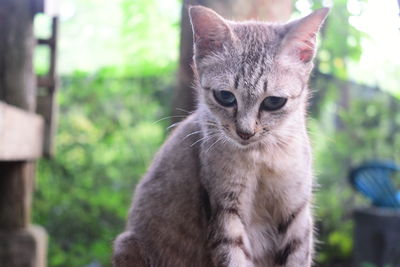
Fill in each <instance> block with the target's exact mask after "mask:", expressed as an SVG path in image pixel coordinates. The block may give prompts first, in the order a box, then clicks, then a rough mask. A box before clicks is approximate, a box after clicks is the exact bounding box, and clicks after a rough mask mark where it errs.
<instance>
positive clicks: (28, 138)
mask: <svg viewBox="0 0 400 267" xmlns="http://www.w3.org/2000/svg"><path fill="white" fill-rule="evenodd" d="M43 133H44V121H43V118H42V117H41V116H39V115H36V114H33V113H29V112H26V111H24V110H22V109H19V108H16V107H13V106H10V105H7V104H5V103H4V102H1V101H0V161H17V160H32V159H37V158H39V157H41V156H42V154H43Z"/></svg>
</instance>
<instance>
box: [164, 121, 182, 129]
mask: <svg viewBox="0 0 400 267" xmlns="http://www.w3.org/2000/svg"><path fill="white" fill-rule="evenodd" d="M180 123H181V122H175V123H174V124H171V125H170V126H168V127H167V129H166V130H167V131H168V130H169V129H171V128H174V127H176V126H178V125H179V124H180Z"/></svg>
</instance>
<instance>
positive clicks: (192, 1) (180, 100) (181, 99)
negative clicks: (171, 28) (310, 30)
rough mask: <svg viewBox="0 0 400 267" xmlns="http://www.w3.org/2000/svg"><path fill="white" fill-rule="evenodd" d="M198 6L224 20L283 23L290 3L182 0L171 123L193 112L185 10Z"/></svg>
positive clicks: (190, 40)
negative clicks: (176, 75)
mask: <svg viewBox="0 0 400 267" xmlns="http://www.w3.org/2000/svg"><path fill="white" fill-rule="evenodd" d="M191 5H202V6H206V7H209V8H212V9H213V10H215V11H216V12H217V13H219V14H220V15H222V16H223V17H225V18H228V19H234V20H248V19H258V20H266V21H275V22H283V21H286V20H288V19H289V17H290V15H291V13H292V1H291V0H185V1H184V4H183V7H182V20H181V41H180V42H181V45H180V60H179V70H178V84H177V87H176V89H175V94H174V98H173V109H172V115H173V116H174V117H173V121H175V122H176V121H179V120H181V119H182V117H183V116H186V115H187V114H188V112H191V111H193V110H194V109H195V92H194V90H193V88H192V83H193V71H192V68H191V64H192V58H193V35H192V28H191V25H190V21H189V15H188V10H187V9H188V7H189V6H191Z"/></svg>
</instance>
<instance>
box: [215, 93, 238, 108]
mask: <svg viewBox="0 0 400 267" xmlns="http://www.w3.org/2000/svg"><path fill="white" fill-rule="evenodd" d="M213 94H214V98H215V100H216V101H217V102H218V103H219V104H220V105H222V106H224V107H232V106H234V105H235V104H236V98H235V96H234V95H233V94H232V93H231V92H229V91H224V90H222V91H217V90H214V91H213Z"/></svg>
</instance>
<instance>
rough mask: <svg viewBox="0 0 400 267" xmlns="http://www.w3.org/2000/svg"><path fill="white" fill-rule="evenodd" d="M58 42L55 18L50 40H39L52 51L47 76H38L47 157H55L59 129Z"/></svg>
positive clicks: (39, 111)
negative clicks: (55, 141) (56, 136)
mask: <svg viewBox="0 0 400 267" xmlns="http://www.w3.org/2000/svg"><path fill="white" fill-rule="evenodd" d="M57 40H58V18H57V17H54V18H53V19H52V24H51V36H50V38H49V39H38V44H39V45H47V46H48V48H49V49H50V64H49V65H50V67H49V71H48V73H47V74H46V75H45V76H38V84H37V85H38V87H41V88H43V89H45V90H42V91H41V94H39V95H38V97H37V113H39V114H40V115H42V116H43V118H44V120H45V128H44V143H43V144H44V147H43V153H44V156H46V157H52V156H53V155H54V150H55V148H54V147H55V146H54V139H55V138H54V137H55V131H56V128H57V118H58V116H57V115H58V106H57V102H56V97H57V89H58V79H57V74H56V72H57V43H58V42H57Z"/></svg>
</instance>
